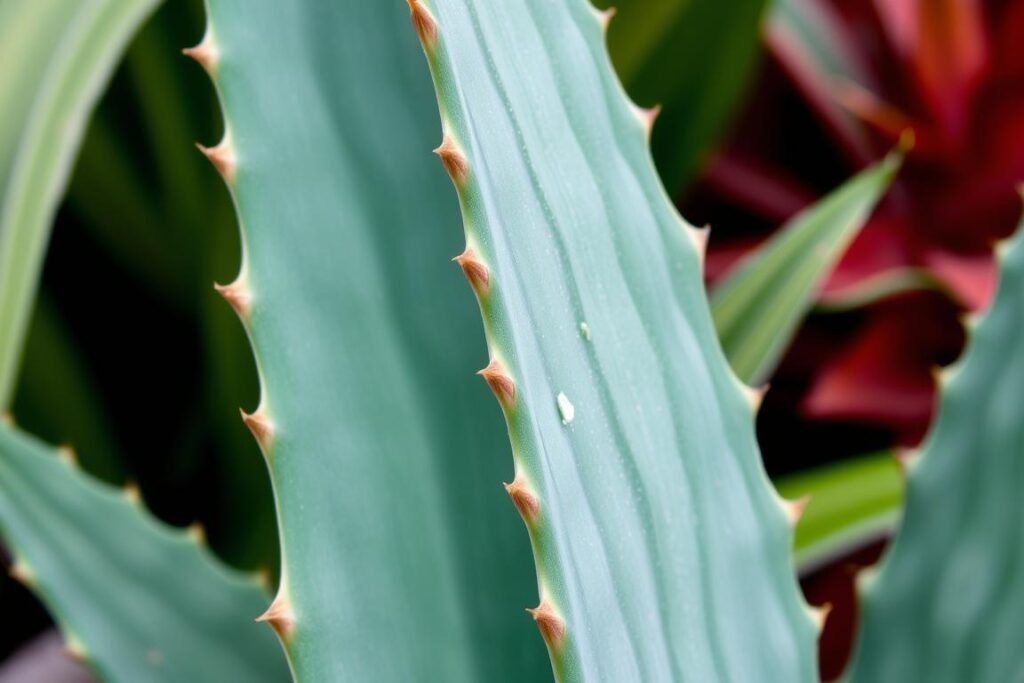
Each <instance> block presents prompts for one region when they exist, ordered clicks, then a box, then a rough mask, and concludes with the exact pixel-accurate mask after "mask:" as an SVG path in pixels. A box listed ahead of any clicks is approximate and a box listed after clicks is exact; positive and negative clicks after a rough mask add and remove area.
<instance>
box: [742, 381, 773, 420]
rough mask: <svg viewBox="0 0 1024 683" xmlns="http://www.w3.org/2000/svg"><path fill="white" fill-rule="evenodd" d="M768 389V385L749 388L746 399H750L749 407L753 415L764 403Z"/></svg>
mask: <svg viewBox="0 0 1024 683" xmlns="http://www.w3.org/2000/svg"><path fill="white" fill-rule="evenodd" d="M770 388H771V385H770V384H768V383H765V384H762V385H761V386H759V387H749V389H750V392H749V394H748V397H749V399H750V405H751V407H752V408H753V409H754V412H755V413H756V412H757V411H758V410H760V409H761V404H762V403H764V397H765V395H766V394H767V393H768V389H770Z"/></svg>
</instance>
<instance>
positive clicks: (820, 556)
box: [774, 452, 903, 574]
mask: <svg viewBox="0 0 1024 683" xmlns="http://www.w3.org/2000/svg"><path fill="white" fill-rule="evenodd" d="M774 483H775V486H776V488H777V489H778V491H779V494H781V495H782V496H783V497H785V498H787V499H789V500H799V499H802V498H806V500H807V506H806V507H805V508H804V511H803V514H802V515H801V517H800V522H799V523H798V524H797V526H796V535H795V537H794V539H793V552H794V554H795V562H796V566H797V570H798V571H799V572H800V573H801V574H806V573H808V572H812V571H814V570H815V569H818V568H819V567H821V566H823V565H825V564H827V563H829V562H831V561H833V560H836V559H839V558H841V557H843V556H844V555H846V554H848V553H850V552H852V551H854V550H856V549H858V548H862V547H864V546H865V545H867V544H868V543H871V542H873V541H877V540H879V539H882V538H885V537H886V536H887V535H888V534H890V533H891V532H892V531H893V529H894V528H895V527H896V524H897V523H898V521H899V516H900V510H901V506H902V503H903V473H902V470H901V469H900V466H899V463H898V461H897V459H896V456H895V455H894V454H893V453H890V452H883V453H869V454H866V455H861V456H857V457H855V458H850V459H848V460H843V461H840V462H836V463H830V464H828V465H823V466H821V467H816V468H814V469H812V470H808V471H805V472H798V473H796V474H790V475H787V476H784V477H779V478H778V479H775V482H774Z"/></svg>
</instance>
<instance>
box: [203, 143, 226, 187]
mask: <svg viewBox="0 0 1024 683" xmlns="http://www.w3.org/2000/svg"><path fill="white" fill-rule="evenodd" d="M196 148H198V149H199V151H200V152H202V153H203V154H204V155H205V156H206V158H207V159H209V160H210V163H211V164H213V167H214V168H216V169H217V172H218V173H220V175H221V177H222V178H224V180H225V181H227V182H229V183H230V182H232V181H233V180H234V179H235V153H234V151H233V150H232V149H231V145H230V143H228V142H227V140H224V141H223V142H221V143H220V144H218V145H217V146H215V147H206V146H204V145H201V144H199V143H198V142H197V143H196Z"/></svg>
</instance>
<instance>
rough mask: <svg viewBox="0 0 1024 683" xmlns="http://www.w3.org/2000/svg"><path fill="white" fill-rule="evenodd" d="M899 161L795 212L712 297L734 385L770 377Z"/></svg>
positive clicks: (892, 159) (896, 156)
mask: <svg viewBox="0 0 1024 683" xmlns="http://www.w3.org/2000/svg"><path fill="white" fill-rule="evenodd" d="M901 161H902V153H901V152H898V151H897V152H893V153H892V154H890V155H889V156H887V157H886V158H885V159H884V160H883V161H881V162H879V163H877V164H875V165H874V166H872V167H870V168H868V169H866V170H864V171H861V172H860V173H858V174H857V175H856V176H854V177H853V178H851V179H850V180H848V181H846V182H845V183H844V184H843V185H842V186H840V187H839V188H838V189H836V190H834V191H833V192H831V193H830V194H829V195H828V196H826V197H824V198H823V199H821V200H819V201H818V202H816V203H815V204H813V205H812V206H810V207H809V208H807V209H805V210H804V211H802V212H801V213H799V214H797V215H796V216H795V217H794V218H792V219H791V220H790V221H789V222H787V223H786V225H785V226H783V228H782V229H781V230H780V231H779V232H777V233H776V234H775V235H773V236H772V238H771V239H770V240H769V241H768V242H767V243H766V244H764V245H763V246H762V247H761V248H759V249H758V250H756V251H754V252H751V253H750V254H749V255H748V256H747V257H745V258H744V259H743V260H741V261H740V262H739V263H738V264H737V265H736V267H735V268H734V269H733V270H732V271H731V272H730V273H728V274H727V275H726V276H725V278H724V279H723V280H722V281H721V282H720V283H719V284H718V285H717V286H716V287H715V288H714V289H713V290H712V291H711V311H712V314H713V316H714V319H715V326H716V328H717V329H718V337H719V340H720V341H721V342H722V346H723V347H725V353H726V356H728V358H729V362H730V364H731V365H732V368H733V370H734V371H735V372H736V374H737V375H739V377H740V379H742V380H744V381H745V382H748V383H750V384H760V383H761V382H764V381H765V379H767V377H768V376H769V375H770V374H771V372H772V370H773V369H774V368H775V365H776V364H777V363H778V361H779V359H780V358H781V356H782V354H783V352H785V350H786V347H787V346H788V345H789V342H790V341H791V340H792V338H793V335H794V334H795V333H796V330H797V327H798V326H799V324H800V321H801V320H802V319H803V317H804V315H805V314H806V313H807V311H808V310H809V309H810V308H811V306H812V304H813V303H814V298H815V294H816V293H817V290H818V289H819V288H820V287H821V286H822V285H823V284H824V281H825V279H826V278H827V277H828V275H829V274H830V273H831V271H832V268H833V267H834V266H835V264H836V263H837V262H838V261H839V259H840V258H841V257H842V255H843V252H844V251H845V250H846V247H847V246H848V245H849V244H850V242H852V241H853V239H854V237H856V236H857V233H858V232H860V229H861V228H862V227H863V226H864V223H865V222H866V221H867V219H868V217H869V216H870V214H871V211H872V210H873V209H874V207H875V205H876V204H877V203H878V201H879V199H881V197H882V195H883V194H884V193H885V191H886V189H887V188H888V187H889V185H890V183H891V182H892V179H893V177H894V176H895V175H896V172H897V171H898V170H899V167H900V163H901Z"/></svg>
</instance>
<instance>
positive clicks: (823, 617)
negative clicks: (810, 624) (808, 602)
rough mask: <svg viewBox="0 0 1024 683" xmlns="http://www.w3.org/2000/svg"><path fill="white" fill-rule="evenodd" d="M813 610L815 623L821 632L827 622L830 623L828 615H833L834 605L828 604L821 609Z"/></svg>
mask: <svg viewBox="0 0 1024 683" xmlns="http://www.w3.org/2000/svg"><path fill="white" fill-rule="evenodd" d="M811 610H812V616H813V617H814V622H815V623H816V624H817V625H818V631H819V632H820V631H821V630H823V629H824V628H825V622H827V621H828V615H830V614H832V603H831V602H826V603H825V604H823V605H822V606H821V607H812V608H811Z"/></svg>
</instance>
